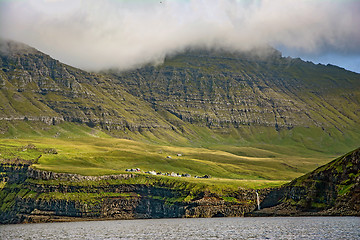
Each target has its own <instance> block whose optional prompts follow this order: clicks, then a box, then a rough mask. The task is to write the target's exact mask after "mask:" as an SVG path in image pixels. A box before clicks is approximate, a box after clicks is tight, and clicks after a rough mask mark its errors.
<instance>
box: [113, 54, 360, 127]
mask: <svg viewBox="0 0 360 240" xmlns="http://www.w3.org/2000/svg"><path fill="white" fill-rule="evenodd" d="M112 76H113V77H114V78H117V79H118V81H119V83H120V84H121V85H122V86H124V88H125V89H127V90H128V91H129V92H130V93H131V94H133V95H134V96H137V97H140V98H142V99H144V100H145V101H147V102H150V103H151V104H153V105H154V106H155V107H161V108H164V109H166V110H167V111H169V112H171V113H173V114H174V115H176V116H177V117H179V118H180V119H182V120H183V121H186V122H189V123H192V124H197V125H201V126H207V127H209V128H212V129H215V128H229V127H235V128H240V127H242V126H266V127H273V128H276V129H277V130H281V129H291V128H294V127H320V128H327V129H331V128H335V129H338V130H339V131H342V130H343V129H346V128H348V127H350V126H359V124H360V118H359V117H358V115H359V113H360V91H359V90H360V75H359V74H356V73H352V72H349V71H346V70H344V69H341V68H338V67H335V66H330V65H328V66H324V65H314V64H313V63H310V62H303V61H301V60H300V59H291V58H282V57H281V54H280V53H279V52H277V51H276V50H274V51H273V52H272V53H271V54H268V55H267V56H266V57H264V58H261V57H256V56H251V55H249V53H227V52H221V51H188V52H186V53H183V54H179V55H176V56H174V57H171V58H167V59H166V60H165V62H164V63H163V64H162V65H159V66H148V67H144V68H140V69H138V70H136V71H130V72H120V73H114V74H113V75H112Z"/></svg>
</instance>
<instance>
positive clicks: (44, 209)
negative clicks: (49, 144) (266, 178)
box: [0, 164, 256, 224]
mask: <svg viewBox="0 0 360 240" xmlns="http://www.w3.org/2000/svg"><path fill="white" fill-rule="evenodd" d="M0 170H1V171H0V172H2V174H1V177H2V182H3V186H2V190H1V191H0V207H1V208H0V223H3V224H4V223H5V224H6V223H39V222H60V221H84V220H86V221H87V220H110V219H111V220H114V219H137V218H181V217H236V216H244V214H245V213H248V212H251V211H252V210H253V209H254V208H255V207H256V206H255V199H256V195H255V191H253V190H245V189H239V191H237V192H233V193H230V194H231V195H232V196H233V197H231V201H225V200H224V198H225V197H224V196H220V195H219V194H215V193H211V192H207V191H203V190H196V191H195V190H193V189H191V186H184V187H179V186H175V185H171V184H166V182H161V181H160V180H158V179H153V178H150V177H147V176H141V175H134V174H122V175H113V176H100V177H93V176H81V175H76V174H64V173H53V172H46V171H39V170H34V169H32V168H31V167H30V166H29V165H26V164H17V165H15V164H1V165H0ZM144 181H145V182H144ZM222 197H224V198H222Z"/></svg>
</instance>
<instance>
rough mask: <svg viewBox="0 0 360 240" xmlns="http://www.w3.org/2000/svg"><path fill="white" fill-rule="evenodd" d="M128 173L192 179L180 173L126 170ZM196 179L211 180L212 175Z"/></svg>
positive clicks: (188, 175) (136, 169)
mask: <svg viewBox="0 0 360 240" xmlns="http://www.w3.org/2000/svg"><path fill="white" fill-rule="evenodd" d="M125 171H126V172H137V173H146V174H150V175H158V176H169V177H187V178H189V177H191V175H190V174H188V173H183V174H180V173H174V172H171V173H169V172H166V173H162V172H157V171H154V170H153V171H146V172H144V171H141V169H140V168H131V169H126V170H125ZM194 178H211V176H210V175H204V176H194Z"/></svg>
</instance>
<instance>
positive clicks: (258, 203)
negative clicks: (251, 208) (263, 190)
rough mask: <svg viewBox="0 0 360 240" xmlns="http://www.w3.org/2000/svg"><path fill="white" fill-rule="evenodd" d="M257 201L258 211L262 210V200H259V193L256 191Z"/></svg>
mask: <svg viewBox="0 0 360 240" xmlns="http://www.w3.org/2000/svg"><path fill="white" fill-rule="evenodd" d="M255 193H256V201H257V205H258V210H260V199H259V194H258V192H257V191H256V192H255Z"/></svg>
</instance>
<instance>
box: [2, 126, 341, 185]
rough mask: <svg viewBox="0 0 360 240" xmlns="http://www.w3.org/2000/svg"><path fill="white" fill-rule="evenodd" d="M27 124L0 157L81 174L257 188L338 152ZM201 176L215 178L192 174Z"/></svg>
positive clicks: (5, 145) (280, 143)
mask: <svg viewBox="0 0 360 240" xmlns="http://www.w3.org/2000/svg"><path fill="white" fill-rule="evenodd" d="M23 128H24V129H22V128H21V126H20V127H19V126H17V127H16V128H14V130H13V133H11V128H10V131H9V132H10V133H11V135H8V136H3V138H0V154H1V155H0V161H15V160H16V159H17V158H18V159H22V160H27V161H30V162H32V163H33V167H35V168H38V169H42V170H48V171H55V172H66V173H77V174H82V175H106V174H119V173H125V170H126V169H128V168H140V169H141V170H142V172H145V171H150V170H154V171H156V172H162V173H167V172H169V173H171V172H175V173H179V174H185V173H188V174H191V176H192V177H191V178H176V179H177V180H176V181H186V182H188V183H205V184H210V185H219V186H221V185H223V186H225V185H226V186H237V187H238V186H241V187H246V188H258V187H268V186H278V185H281V184H283V183H285V182H287V181H290V180H292V179H294V178H296V177H299V176H301V175H303V174H305V173H308V172H310V171H312V170H314V169H315V168H317V167H319V166H321V165H323V164H325V163H327V162H329V161H331V160H332V159H334V158H335V157H337V155H335V154H334V153H331V152H330V153H329V152H321V151H313V150H311V149H309V148H306V147H304V146H303V145H300V144H298V145H297V143H296V142H293V143H292V142H290V143H288V142H286V141H283V140H281V141H278V142H274V143H273V144H269V143H264V141H261V140H256V141H254V142H246V141H243V142H236V141H235V140H231V139H230V140H229V141H228V142H225V141H221V139H220V140H218V139H217V140H216V141H215V140H214V141H203V142H199V141H198V142H194V143H193V144H192V143H191V142H188V143H186V144H174V143H167V142H166V141H165V140H163V141H158V142H155V141H149V139H146V138H143V139H141V138H140V137H139V138H136V137H134V139H137V140H136V141H135V140H127V139H120V138H114V137H111V136H109V135H107V134H105V133H104V132H101V131H100V130H96V129H91V128H88V127H84V126H83V125H76V124H70V123H65V124H63V125H60V126H55V127H51V128H49V129H46V130H45V131H44V130H42V132H41V134H39V132H37V133H33V132H29V129H26V126H24V127H23ZM21 134H22V135H21ZM204 134H207V133H204ZM218 136H219V135H218ZM205 138H207V139H210V137H208V136H206V135H204V136H203V139H205ZM268 142H269V141H268ZM203 175H210V176H211V179H198V178H194V176H203ZM163 178H172V179H174V178H173V177H163ZM174 180H175V179H174Z"/></svg>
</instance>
